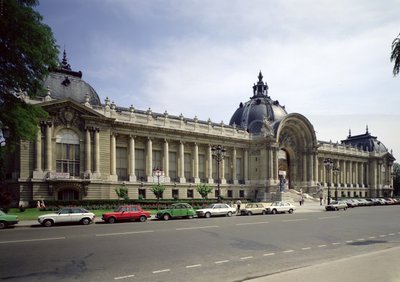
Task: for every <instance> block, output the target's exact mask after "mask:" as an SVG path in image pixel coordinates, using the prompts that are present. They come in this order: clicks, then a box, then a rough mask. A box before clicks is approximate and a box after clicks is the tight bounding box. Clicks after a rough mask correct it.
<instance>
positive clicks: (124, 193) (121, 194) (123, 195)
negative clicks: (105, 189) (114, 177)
mask: <svg viewBox="0 0 400 282" xmlns="http://www.w3.org/2000/svg"><path fill="white" fill-rule="evenodd" d="M115 193H116V194H117V196H118V199H124V200H125V201H127V200H129V196H128V188H126V187H120V188H116V189H115Z"/></svg>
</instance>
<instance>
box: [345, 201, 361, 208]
mask: <svg viewBox="0 0 400 282" xmlns="http://www.w3.org/2000/svg"><path fill="white" fill-rule="evenodd" d="M345 202H346V204H347V207H348V208H355V207H357V206H358V203H355V202H353V201H352V200H350V199H347V200H345Z"/></svg>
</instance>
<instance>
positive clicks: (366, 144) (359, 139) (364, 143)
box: [341, 128, 388, 153]
mask: <svg viewBox="0 0 400 282" xmlns="http://www.w3.org/2000/svg"><path fill="white" fill-rule="evenodd" d="M341 142H342V144H345V145H351V146H353V147H357V148H360V149H362V150H364V151H368V152H378V153H387V152H388V149H387V148H386V147H385V145H384V144H383V143H382V142H381V141H379V140H378V138H377V137H376V136H372V135H371V134H370V133H369V132H368V128H367V131H366V132H365V134H360V135H355V136H351V133H349V136H348V137H347V139H345V140H342V141H341Z"/></svg>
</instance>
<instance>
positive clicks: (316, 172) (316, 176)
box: [313, 152, 319, 182]
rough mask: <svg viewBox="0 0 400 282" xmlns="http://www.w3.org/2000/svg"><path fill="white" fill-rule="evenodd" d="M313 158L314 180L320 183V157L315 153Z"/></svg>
mask: <svg viewBox="0 0 400 282" xmlns="http://www.w3.org/2000/svg"><path fill="white" fill-rule="evenodd" d="M313 158H314V174H313V180H314V181H315V182H319V180H318V156H317V153H315V152H314V153H313Z"/></svg>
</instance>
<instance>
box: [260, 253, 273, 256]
mask: <svg viewBox="0 0 400 282" xmlns="http://www.w3.org/2000/svg"><path fill="white" fill-rule="evenodd" d="M273 255H275V253H267V254H263V256H264V257H268V256H273Z"/></svg>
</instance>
